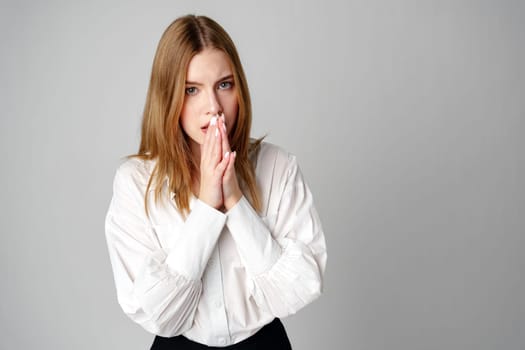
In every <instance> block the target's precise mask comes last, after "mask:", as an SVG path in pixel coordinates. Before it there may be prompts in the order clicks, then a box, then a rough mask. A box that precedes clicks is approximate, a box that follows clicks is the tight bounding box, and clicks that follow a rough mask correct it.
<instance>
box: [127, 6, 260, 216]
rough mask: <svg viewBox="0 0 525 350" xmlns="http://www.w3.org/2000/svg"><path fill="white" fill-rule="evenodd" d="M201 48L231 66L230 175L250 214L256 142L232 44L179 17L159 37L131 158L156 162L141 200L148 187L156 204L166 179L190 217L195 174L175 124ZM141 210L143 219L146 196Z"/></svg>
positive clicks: (205, 25) (216, 30) (203, 23)
mask: <svg viewBox="0 0 525 350" xmlns="http://www.w3.org/2000/svg"><path fill="white" fill-rule="evenodd" d="M206 48H213V49H217V50H221V51H223V52H224V53H226V55H227V57H228V58H229V60H230V64H231V66H232V70H233V79H234V86H235V88H236V93H237V100H238V104H239V109H238V115H237V118H236V122H235V125H234V126H233V128H232V131H231V134H230V135H231V136H230V138H231V140H230V145H231V148H232V150H235V151H236V152H237V157H236V159H235V170H236V173H237V177H238V180H239V183H240V185H241V189H242V190H243V193H245V195H247V198H248V200H249V201H250V203H251V204H252V206H253V207H254V208H255V210H257V211H259V210H260V206H261V205H260V199H259V192H258V189H257V184H256V179H255V169H254V165H253V164H252V162H251V161H250V155H251V153H252V151H254V150H255V149H257V147H258V145H259V143H260V141H261V140H256V141H254V142H251V141H250V128H251V120H252V113H251V102H250V94H249V91H248V84H247V81H246V77H245V75H244V70H243V68H242V65H241V61H240V59H239V55H238V53H237V50H236V48H235V45H234V43H233V41H232V40H231V38H230V36H229V35H228V33H226V31H225V30H224V29H223V28H222V27H221V26H220V25H219V24H218V23H217V22H215V21H213V20H212V19H210V18H208V17H205V16H194V15H187V16H184V17H180V18H178V19H176V20H175V21H174V22H173V23H171V24H170V25H169V26H168V28H167V29H166V30H165V32H164V34H163V35H162V37H161V39H160V42H159V44H158V47H157V52H156V53H155V59H154V61H153V67H152V71H151V78H150V83H149V88H148V94H147V98H146V104H145V108H144V114H143V120H142V134H141V141H140V147H139V151H138V153H137V154H136V155H133V156H132V157H138V158H141V159H144V160H151V159H154V160H156V164H155V167H154V169H153V171H152V174H151V177H150V179H149V182H148V186H147V189H146V194H147V193H149V189H150V188H151V186H153V187H154V188H155V202H158V201H159V199H160V198H161V192H162V183H163V182H164V181H165V179H166V177H167V178H168V179H169V181H168V183H169V190H170V191H171V192H172V193H174V194H175V202H176V204H177V207H178V208H179V210H180V211H181V212H182V214H183V215H186V214H187V213H188V212H189V201H190V196H191V189H192V178H193V176H195V174H196V172H197V171H198V170H197V165H196V164H194V161H193V160H192V159H193V158H192V156H191V149H190V145H189V142H188V138H187V136H186V134H185V133H184V131H183V130H182V127H181V126H180V123H179V119H180V114H181V111H182V106H183V103H184V96H185V84H186V72H187V69H188V65H189V62H190V60H191V59H192V58H193V56H195V55H196V54H198V53H199V52H202V51H203V50H204V49H206ZM144 205H145V208H146V213H148V196H147V195H146V196H145V203H144Z"/></svg>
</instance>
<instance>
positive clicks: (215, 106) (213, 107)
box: [208, 90, 222, 115]
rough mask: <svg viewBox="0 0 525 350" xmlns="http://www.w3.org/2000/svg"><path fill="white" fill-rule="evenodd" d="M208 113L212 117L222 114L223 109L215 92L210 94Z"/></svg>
mask: <svg viewBox="0 0 525 350" xmlns="http://www.w3.org/2000/svg"><path fill="white" fill-rule="evenodd" d="M208 104H209V106H208V111H209V112H208V113H209V114H211V115H215V114H221V113H222V107H221V103H220V101H219V98H218V96H217V94H216V92H215V91H214V90H212V91H210V92H209V93H208Z"/></svg>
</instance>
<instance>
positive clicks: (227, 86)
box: [219, 81, 233, 90]
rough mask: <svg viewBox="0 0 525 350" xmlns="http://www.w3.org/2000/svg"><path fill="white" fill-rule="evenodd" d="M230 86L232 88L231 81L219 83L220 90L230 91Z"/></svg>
mask: <svg viewBox="0 0 525 350" xmlns="http://www.w3.org/2000/svg"><path fill="white" fill-rule="evenodd" d="M232 86H233V83H232V82H231V81H223V82H221V83H219V89H220V90H226V89H230V88H231V87H232Z"/></svg>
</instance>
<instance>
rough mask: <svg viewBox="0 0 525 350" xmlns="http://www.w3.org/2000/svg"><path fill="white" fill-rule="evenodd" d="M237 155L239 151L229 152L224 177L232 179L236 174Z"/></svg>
mask: <svg viewBox="0 0 525 350" xmlns="http://www.w3.org/2000/svg"><path fill="white" fill-rule="evenodd" d="M236 157H237V152H231V153H230V154H229V157H228V158H229V159H228V164H227V166H226V170H225V171H224V177H225V178H226V179H230V178H231V177H232V176H235V158H236Z"/></svg>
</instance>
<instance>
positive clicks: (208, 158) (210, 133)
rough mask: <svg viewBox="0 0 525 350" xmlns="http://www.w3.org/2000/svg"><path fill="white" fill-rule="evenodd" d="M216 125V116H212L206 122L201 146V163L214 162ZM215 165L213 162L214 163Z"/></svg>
mask: <svg viewBox="0 0 525 350" xmlns="http://www.w3.org/2000/svg"><path fill="white" fill-rule="evenodd" d="M216 126H217V118H216V117H212V118H211V119H210V122H209V124H208V129H207V130H206V135H205V137H204V144H203V147H202V148H201V164H203V165H204V164H208V163H210V162H214V159H215V158H216V155H215V153H216V152H217V151H216V136H215V130H216V129H217V128H216ZM215 162H217V161H215ZM214 165H215V164H214Z"/></svg>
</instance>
